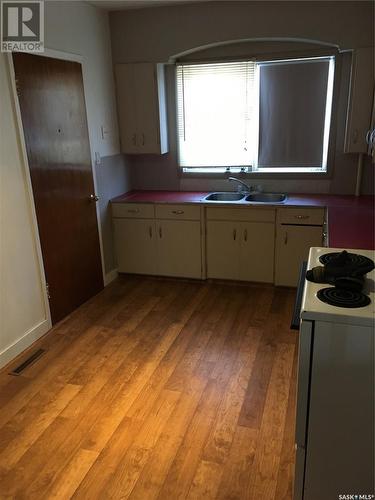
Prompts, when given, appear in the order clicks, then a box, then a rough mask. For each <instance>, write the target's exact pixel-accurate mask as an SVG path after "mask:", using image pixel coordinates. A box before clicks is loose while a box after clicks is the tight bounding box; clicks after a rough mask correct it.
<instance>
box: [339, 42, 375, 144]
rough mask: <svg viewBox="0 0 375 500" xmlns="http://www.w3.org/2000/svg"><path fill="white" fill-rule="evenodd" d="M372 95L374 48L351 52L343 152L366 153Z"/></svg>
mask: <svg viewBox="0 0 375 500" xmlns="http://www.w3.org/2000/svg"><path fill="white" fill-rule="evenodd" d="M373 95H374V48H373V47H365V48H359V49H356V50H355V51H354V52H353V64H352V74H351V82H350V100H349V109H348V118H347V124H346V137H345V153H367V152H368V147H369V146H368V143H367V142H366V135H368V131H369V129H370V126H371V111H372V101H373Z"/></svg>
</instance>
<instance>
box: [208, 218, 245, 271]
mask: <svg viewBox="0 0 375 500" xmlns="http://www.w3.org/2000/svg"><path fill="white" fill-rule="evenodd" d="M239 227H240V224H239V223H237V222H232V221H207V241H206V248H207V277H208V278H221V279H230V280H237V279H238V273H239V237H240V231H239Z"/></svg>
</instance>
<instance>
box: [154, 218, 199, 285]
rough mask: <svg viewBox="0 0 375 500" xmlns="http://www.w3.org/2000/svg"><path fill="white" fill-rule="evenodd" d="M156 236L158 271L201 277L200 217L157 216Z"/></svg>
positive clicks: (185, 276) (164, 273)
mask: <svg viewBox="0 0 375 500" xmlns="http://www.w3.org/2000/svg"><path fill="white" fill-rule="evenodd" d="M156 237H157V269H158V274H160V275H162V276H179V277H183V278H201V277H202V252H201V224H200V221H190V220H156Z"/></svg>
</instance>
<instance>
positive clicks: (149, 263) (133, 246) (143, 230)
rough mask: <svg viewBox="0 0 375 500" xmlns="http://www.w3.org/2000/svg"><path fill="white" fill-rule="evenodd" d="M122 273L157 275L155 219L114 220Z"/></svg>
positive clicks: (116, 247)
mask: <svg viewBox="0 0 375 500" xmlns="http://www.w3.org/2000/svg"><path fill="white" fill-rule="evenodd" d="M113 225H114V234H115V249H116V255H117V264H118V270H119V272H120V273H135V274H156V272H157V270H156V238H155V221H154V220H153V219H113Z"/></svg>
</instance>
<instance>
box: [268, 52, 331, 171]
mask: <svg viewBox="0 0 375 500" xmlns="http://www.w3.org/2000/svg"><path fill="white" fill-rule="evenodd" d="M333 70H334V58H333V57H319V58H311V59H297V60H292V61H273V62H266V63H259V82H260V95H259V157H258V168H260V169H267V168H273V169H275V168H284V169H285V168H289V169H290V170H291V169H293V168H305V169H306V168H310V169H317V170H324V169H325V168H326V163H327V152H328V139H329V129H330V117H331V106H332V92H333Z"/></svg>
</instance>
